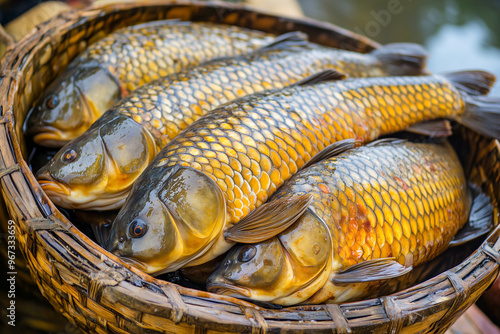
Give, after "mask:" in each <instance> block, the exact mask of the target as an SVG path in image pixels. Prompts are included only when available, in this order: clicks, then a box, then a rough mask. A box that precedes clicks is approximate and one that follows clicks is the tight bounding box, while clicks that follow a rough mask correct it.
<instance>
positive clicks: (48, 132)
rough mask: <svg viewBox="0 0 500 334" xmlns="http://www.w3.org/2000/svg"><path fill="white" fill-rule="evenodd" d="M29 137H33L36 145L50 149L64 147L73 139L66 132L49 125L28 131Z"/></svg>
mask: <svg viewBox="0 0 500 334" xmlns="http://www.w3.org/2000/svg"><path fill="white" fill-rule="evenodd" d="M28 135H31V136H32V137H33V141H34V142H35V144H37V145H41V146H45V147H50V148H60V147H63V146H64V145H66V144H67V143H68V142H69V141H70V140H71V139H72V138H69V137H68V136H66V135H65V133H64V132H62V131H60V130H59V129H56V128H54V127H52V126H49V125H45V126H39V127H33V128H31V129H29V130H28Z"/></svg>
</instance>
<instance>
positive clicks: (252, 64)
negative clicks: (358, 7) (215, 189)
mask: <svg viewBox="0 0 500 334" xmlns="http://www.w3.org/2000/svg"><path fill="white" fill-rule="evenodd" d="M305 38H306V36H305V35H304V34H302V33H289V34H285V35H283V36H281V37H278V38H277V39H276V40H274V41H273V42H272V43H271V44H270V45H267V46H265V47H263V48H262V49H260V50H258V51H256V52H254V53H252V54H250V55H245V56H239V57H235V58H224V59H218V60H214V61H210V62H208V63H206V64H204V65H202V66H199V67H195V68H192V69H187V70H184V71H182V72H180V73H178V74H174V75H171V76H168V77H166V78H164V79H159V80H157V81H154V82H152V83H150V84H147V85H144V86H142V87H141V88H139V89H137V90H136V91H134V92H132V93H131V94H130V95H129V96H127V97H126V98H124V99H122V100H121V101H120V103H118V104H117V105H116V106H114V107H113V108H112V109H111V110H110V111H108V112H107V113H106V114H105V115H103V116H102V117H101V118H100V119H99V120H98V121H97V122H96V123H95V124H94V125H93V126H92V127H91V128H90V129H89V130H88V131H87V132H85V133H84V134H83V135H82V136H80V137H79V138H77V139H75V140H74V141H72V142H70V143H68V144H66V145H65V146H64V147H63V148H62V149H61V150H60V151H59V152H58V153H57V154H56V155H55V156H54V158H53V159H52V160H51V161H50V162H49V163H48V164H47V165H46V166H45V167H44V168H42V169H41V170H40V171H39V172H38V174H37V179H38V181H39V182H40V184H41V186H42V188H43V189H44V190H45V192H46V193H47V195H48V196H49V197H50V198H51V199H52V201H53V202H54V203H56V204H57V205H60V206H62V207H64V208H72V209H85V210H111V209H117V208H119V207H121V205H123V202H124V201H125V198H126V196H127V195H128V193H129V191H130V188H131V186H132V184H133V182H135V180H136V179H137V177H138V176H139V175H140V173H142V171H143V170H144V169H145V168H146V166H147V165H148V164H149V163H150V162H151V161H152V159H153V158H154V157H155V156H156V153H157V152H159V151H160V150H161V149H162V148H163V147H165V145H167V143H168V142H169V141H171V140H172V139H174V138H175V136H177V135H178V134H179V132H181V131H182V130H183V129H185V128H186V127H187V126H188V125H189V124H191V123H192V122H194V121H195V120H197V119H198V118H200V117H202V116H203V115H205V114H206V113H208V112H209V111H211V110H212V109H214V108H215V107H217V106H219V105H221V104H223V103H226V102H228V101H231V100H233V99H235V98H238V97H242V96H246V95H249V94H252V93H257V92H262V91H264V90H266V89H280V88H284V87H285V86H289V85H291V84H295V83H297V82H299V81H301V80H309V81H310V80H315V79H316V77H315V76H314V74H315V73H319V72H321V71H323V70H326V69H333V70H342V71H344V72H345V73H347V74H349V75H351V76H362V77H363V76H367V77H368V76H379V75H382V74H384V73H386V72H390V73H399V74H408V73H412V74H418V73H422V71H425V69H424V63H425V59H426V54H425V51H424V50H423V49H422V47H421V46H419V45H416V44H394V45H387V46H385V47H382V48H380V49H377V50H376V51H374V52H373V53H372V54H368V55H363V54H358V53H354V52H349V51H343V50H338V49H332V48H326V47H320V46H318V45H314V44H308V43H307V41H306V40H305ZM398 68H399V70H397V69H398Z"/></svg>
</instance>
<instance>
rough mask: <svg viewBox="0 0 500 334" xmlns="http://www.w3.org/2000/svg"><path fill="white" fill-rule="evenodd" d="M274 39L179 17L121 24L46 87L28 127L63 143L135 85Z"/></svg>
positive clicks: (44, 141)
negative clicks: (124, 25)
mask: <svg viewBox="0 0 500 334" xmlns="http://www.w3.org/2000/svg"><path fill="white" fill-rule="evenodd" d="M272 39H273V37H272V36H270V35H269V34H265V33H262V32H259V31H252V30H248V29H244V28H239V27H235V26H228V25H222V24H213V23H193V22H182V21H178V20H166V21H154V22H149V23H144V24H139V25H135V26H131V27H127V28H123V29H120V30H118V31H116V32H114V33H112V34H110V35H108V36H107V37H105V38H103V39H102V40H100V41H98V42H96V43H94V44H92V45H90V46H89V47H88V48H87V49H86V50H85V51H84V52H83V53H82V54H81V55H79V56H78V57H77V58H76V59H75V60H74V61H73V62H72V63H71V64H70V65H69V67H68V68H67V69H66V71H65V72H64V73H63V74H62V75H61V76H60V77H59V78H57V79H56V80H55V81H54V82H53V83H52V84H51V85H49V87H47V89H46V90H45V94H44V95H43V96H42V98H41V99H40V101H39V102H38V104H37V105H36V106H35V107H34V109H33V111H32V113H31V115H30V116H29V118H28V120H27V123H26V128H27V132H28V134H29V135H32V136H33V140H34V142H35V143H36V144H39V145H43V146H50V147H61V146H63V145H64V144H65V143H67V142H68V141H70V140H71V139H74V138H76V137H78V136H79V135H81V134H82V133H83V132H85V130H87V129H88V128H89V127H90V125H92V123H94V121H95V120H97V118H99V117H100V116H101V115H102V114H103V113H104V112H105V111H106V110H108V109H109V108H110V107H111V106H112V105H113V104H115V103H116V102H118V100H119V99H120V98H122V97H123V96H125V95H127V94H128V93H130V92H131V91H132V90H134V89H136V88H137V87H139V86H141V85H143V84H145V83H147V82H150V81H153V80H155V79H158V78H160V77H164V76H166V75H169V74H172V73H177V72H179V71H181V70H182V69H184V68H186V67H188V66H193V65H198V64H201V63H202V62H204V61H207V60H209V59H212V58H216V57H223V56H234V55H240V54H243V53H246V52H249V51H252V50H255V49H258V48H260V47H262V46H263V45H265V44H267V43H269V42H270V41H271V40H272Z"/></svg>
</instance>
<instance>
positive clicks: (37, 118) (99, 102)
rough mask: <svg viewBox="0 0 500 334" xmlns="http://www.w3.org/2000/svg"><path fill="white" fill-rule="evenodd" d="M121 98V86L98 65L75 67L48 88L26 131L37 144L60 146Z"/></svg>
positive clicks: (30, 116) (33, 111) (88, 125)
mask: <svg viewBox="0 0 500 334" xmlns="http://www.w3.org/2000/svg"><path fill="white" fill-rule="evenodd" d="M120 98H121V88H120V85H119V84H118V81H117V80H116V79H115V78H114V77H113V76H112V75H111V74H110V73H109V71H107V70H106V69H104V68H102V67H101V66H99V65H98V64H96V63H91V64H88V65H85V66H76V67H72V68H70V69H68V70H67V71H66V72H65V73H64V74H63V75H62V76H61V77H59V78H58V79H56V80H55V81H54V82H52V84H50V85H49V87H47V89H46V93H45V94H44V96H42V98H41V99H40V101H39V102H38V103H37V104H36V105H35V107H34V108H33V109H32V111H31V113H30V115H29V117H28V119H27V121H26V124H25V126H26V131H27V133H28V135H30V136H33V141H34V142H35V143H36V144H39V145H42V146H47V147H61V146H63V145H64V144H66V143H68V142H69V141H70V140H72V139H75V138H77V137H78V136H80V135H81V134H83V133H84V132H85V131H86V130H87V129H88V128H89V127H90V126H91V125H92V123H94V122H95V121H96V120H97V119H98V118H99V117H100V116H101V115H102V114H103V113H104V112H105V111H106V110H107V109H109V108H110V107H111V106H112V105H113V104H114V103H116V102H117V101H118V100H119V99H120Z"/></svg>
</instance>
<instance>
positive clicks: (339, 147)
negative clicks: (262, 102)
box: [300, 138, 363, 170]
mask: <svg viewBox="0 0 500 334" xmlns="http://www.w3.org/2000/svg"><path fill="white" fill-rule="evenodd" d="M362 144H363V142H362V141H361V140H357V139H352V138H351V139H344V140H341V141H338V142H336V143H333V144H331V145H328V146H327V147H325V148H324V149H322V150H321V151H319V152H318V153H317V154H316V155H315V156H313V157H312V158H311V160H309V161H308V162H306V163H305V164H304V165H303V166H302V167H301V168H300V170H303V169H305V168H307V167H310V166H312V165H314V164H317V163H318V162H320V161H322V160H325V159H329V158H332V157H335V156H337V155H339V154H342V153H344V152H345V151H348V150H351V149H353V148H356V147H360V146H361V145H362Z"/></svg>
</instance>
